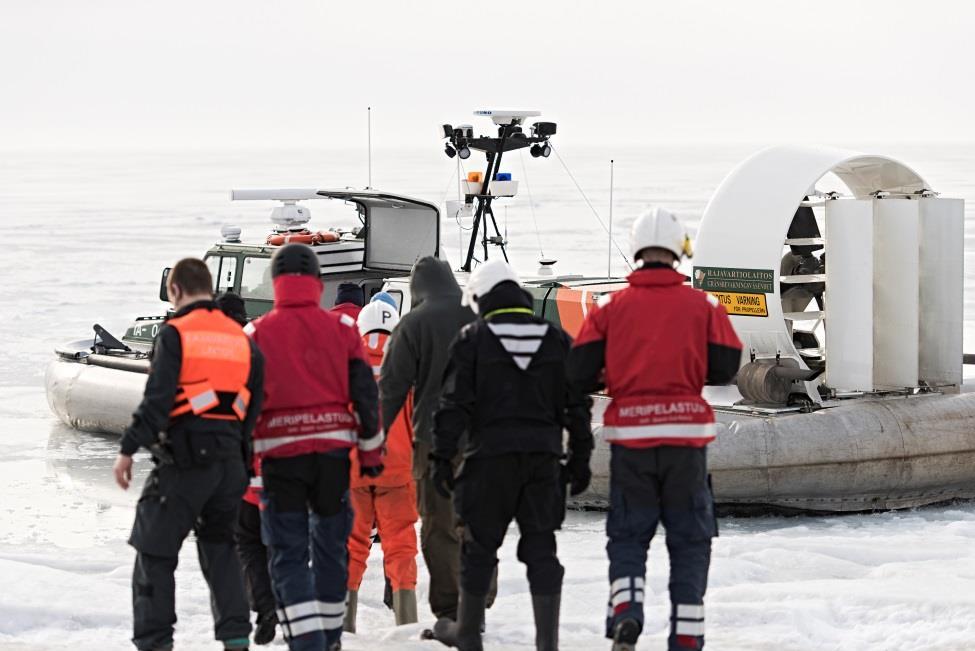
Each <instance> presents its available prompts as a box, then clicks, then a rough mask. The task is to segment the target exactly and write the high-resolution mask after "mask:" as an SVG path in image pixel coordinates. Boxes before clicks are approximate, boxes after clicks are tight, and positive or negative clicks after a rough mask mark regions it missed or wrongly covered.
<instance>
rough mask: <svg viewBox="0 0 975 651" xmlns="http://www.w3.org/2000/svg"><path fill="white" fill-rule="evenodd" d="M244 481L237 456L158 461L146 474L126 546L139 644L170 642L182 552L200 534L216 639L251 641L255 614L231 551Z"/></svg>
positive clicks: (154, 645) (199, 546) (143, 646)
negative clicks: (131, 556) (202, 461)
mask: <svg viewBox="0 0 975 651" xmlns="http://www.w3.org/2000/svg"><path fill="white" fill-rule="evenodd" d="M246 486H247V472H246V471H245V469H244V462H243V460H242V459H240V458H233V459H223V460H216V461H214V462H213V463H210V464H208V465H205V466H196V467H192V468H179V467H177V466H175V465H172V464H167V465H160V466H157V467H156V468H155V469H154V470H153V471H152V472H151V473H150V474H149V477H148V478H147V479H146V484H145V487H144V488H143V490H142V496H141V497H140V498H139V504H138V506H137V507H136V515H135V524H134V525H133V527H132V535H131V536H130V537H129V544H130V545H132V546H133V547H135V549H136V551H137V552H138V553H137V554H136V558H135V568H134V570H133V573H132V609H133V629H134V633H133V637H132V641H133V642H134V643H135V645H136V647H138V648H139V649H154V648H157V647H165V646H167V645H170V644H172V641H173V626H174V624H175V623H176V607H175V599H176V596H175V589H176V585H175V580H174V573H175V571H176V565H177V563H178V557H179V550H180V547H182V545H183V541H184V540H185V539H186V536H188V535H189V533H190V531H195V532H196V546H197V552H198V554H199V558H200V569H201V570H202V571H203V576H204V578H205V579H206V582H207V585H208V586H209V588H210V597H211V598H210V605H211V609H212V611H213V622H214V633H215V637H216V639H218V640H222V641H228V640H239V639H246V638H247V636H248V635H249V634H250V631H251V625H250V617H249V613H248V611H247V601H246V599H245V598H244V582H243V579H242V578H241V572H240V564H239V562H238V560H237V553H236V551H235V549H234V538H233V533H234V523H235V522H236V520H237V510H238V508H239V506H240V503H241V498H242V497H243V494H244V489H245V488H246Z"/></svg>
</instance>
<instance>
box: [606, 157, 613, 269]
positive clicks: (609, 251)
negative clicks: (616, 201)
mask: <svg viewBox="0 0 975 651" xmlns="http://www.w3.org/2000/svg"><path fill="white" fill-rule="evenodd" d="M613 164H614V163H613V159H612V158H610V159H609V228H608V229H607V231H608V232H609V242H608V243H607V245H606V278H612V277H613Z"/></svg>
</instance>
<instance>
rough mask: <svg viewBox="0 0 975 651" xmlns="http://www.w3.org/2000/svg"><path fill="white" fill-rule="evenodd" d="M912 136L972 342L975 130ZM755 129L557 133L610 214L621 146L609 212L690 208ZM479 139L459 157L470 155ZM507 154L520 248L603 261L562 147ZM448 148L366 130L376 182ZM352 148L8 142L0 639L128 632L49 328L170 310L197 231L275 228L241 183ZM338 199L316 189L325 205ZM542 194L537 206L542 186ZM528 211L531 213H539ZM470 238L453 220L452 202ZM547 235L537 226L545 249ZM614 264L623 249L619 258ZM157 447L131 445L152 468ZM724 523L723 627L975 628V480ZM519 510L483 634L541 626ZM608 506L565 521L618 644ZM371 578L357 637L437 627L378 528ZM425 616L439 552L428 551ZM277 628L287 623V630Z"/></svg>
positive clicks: (569, 613)
mask: <svg viewBox="0 0 975 651" xmlns="http://www.w3.org/2000/svg"><path fill="white" fill-rule="evenodd" d="M861 149H864V150H871V151H873V152H876V153H883V154H888V155H892V156H895V157H898V158H900V159H902V160H904V161H905V162H907V163H909V164H910V165H912V166H913V167H914V168H915V169H917V170H918V171H919V172H920V173H921V174H922V175H923V176H924V177H925V178H926V179H927V180H928V181H929V183H930V184H931V185H932V186H933V187H934V188H935V189H936V190H939V191H941V192H942V193H943V194H944V195H946V196H958V197H963V198H966V199H968V200H969V206H968V210H967V213H966V217H967V219H966V252H967V263H968V264H967V268H968V269H969V272H968V274H967V276H966V331H965V332H966V350H967V351H971V352H975V274H973V270H975V266H973V264H972V262H973V260H972V256H973V255H975V148H973V147H971V146H961V145H957V146H954V145H953V146H946V145H931V146H923V145H910V146H897V145H894V146H884V147H862V148H861ZM754 150H755V147H750V146H721V147H706V146H695V147H643V148H631V149H625V148H624V149H617V150H614V151H608V150H606V151H603V150H598V149H584V148H583V149H572V148H569V147H566V148H565V149H561V148H560V149H559V154H560V155H561V156H562V158H563V159H564V160H565V162H566V163H567V164H568V166H569V168H570V169H571V170H572V172H573V174H574V176H575V178H576V180H577V181H578V183H579V185H580V186H582V188H583V189H584V190H585V193H586V195H587V196H588V198H589V200H590V201H591V202H592V204H593V205H594V206H595V208H596V210H597V211H598V212H599V213H600V216H601V218H602V219H603V220H605V219H606V218H607V208H608V199H609V196H608V190H609V159H610V158H614V159H615V160H616V167H615V180H616V183H615V214H614V216H615V222H616V223H615V225H614V232H615V233H616V235H617V238H618V239H619V240H620V243H621V244H624V243H625V232H626V227H627V226H628V224H629V222H630V221H631V220H632V219H633V217H634V216H635V215H636V214H637V212H638V211H639V210H640V208H641V207H642V206H643V205H645V204H647V203H649V202H659V203H662V204H665V205H668V206H670V207H672V208H674V209H675V210H676V211H678V212H679V213H680V214H681V216H682V217H684V218H685V219H686V220H687V221H688V222H689V223H690V224H691V225H692V227H693V226H695V225H696V223H697V222H698V220H699V219H700V216H701V213H702V212H703V210H704V206H705V205H706V203H707V200H708V198H709V197H710V195H711V193H712V192H713V191H714V189H715V187H716V186H717V184H718V183H719V182H720V180H721V179H722V177H723V176H724V175H725V174H726V173H727V172H728V171H729V170H730V169H731V168H732V166H733V165H734V164H736V163H737V162H738V161H739V160H741V159H742V158H743V157H745V156H747V155H748V154H750V153H751V152H752V151H754ZM473 161H474V159H473V158H472V159H471V160H470V161H467V163H468V165H467V169H466V170H465V171H468V170H474V169H477V168H476V167H474V166H473V165H471V164H470V163H472V162H473ZM502 171H511V172H512V173H513V174H514V176H515V178H519V179H521V180H522V181H523V182H524V181H525V179H526V177H527V179H528V181H530V186H531V201H529V199H528V193H527V192H526V190H525V188H523V189H522V196H521V197H520V198H519V199H518V200H516V201H513V202H511V203H510V204H509V207H508V208H507V209H505V208H501V207H499V209H498V210H497V216H498V219H499V221H500V222H501V225H502V228H505V226H506V227H507V231H508V235H509V238H510V239H511V240H512V241H513V246H512V247H511V253H512V257H513V259H514V260H515V261H516V263H517V264H518V266H520V267H521V268H522V269H524V270H526V271H532V270H534V268H535V266H536V261H537V259H538V257H539V256H540V255H541V254H542V253H544V254H545V255H546V256H548V257H555V258H558V259H559V261H560V262H559V269H560V271H561V272H563V273H567V272H570V271H584V272H589V273H603V272H605V269H606V264H607V263H606V250H607V239H606V236H605V232H604V231H603V230H602V228H601V226H600V225H599V223H598V222H597V221H596V218H595V217H594V216H593V214H592V212H591V211H590V209H589V207H587V205H586V202H585V201H584V200H583V199H582V198H581V197H580V195H579V193H578V191H577V190H576V188H575V185H574V182H573V181H572V180H571V179H570V178H569V177H568V176H567V175H566V173H565V171H564V170H563V169H562V167H561V165H560V163H559V161H558V159H557V158H556V157H555V156H553V157H552V158H550V159H538V160H535V159H531V158H529V157H525V160H524V167H523V166H522V161H520V160H519V159H518V157H511V159H510V161H509V163H508V164H506V165H505V166H504V168H503V170H502ZM454 172H455V163H454V162H451V161H449V160H447V159H446V158H444V157H443V156H442V154H441V153H440V151H439V150H437V149H436V148H432V149H429V150H427V151H422V152H415V151H413V152H411V151H377V152H375V153H374V165H373V186H375V187H377V188H381V189H385V190H389V191H394V192H400V193H403V194H408V195H413V196H417V197H421V198H426V199H428V200H432V201H436V202H441V201H443V200H444V199H445V198H452V197H453V196H454V194H455V192H456V191H455V190H454V188H456V182H455V180H454V176H453V175H454ZM366 173H367V171H366V162H365V156H364V155H363V153H362V152H359V151H325V150H307V151H244V150H239V151H222V152H212V151H169V152H122V151H115V152H77V151H63V152H59V151H44V152H4V153H2V154H0V237H2V241H3V242H4V246H3V251H2V253H0V340H2V341H3V342H4V344H5V345H6V347H7V350H8V356H7V358H6V359H5V361H4V364H3V365H2V366H0V649H12V650H20V651H27V650H34V649H60V648H71V649H92V650H94V649H99V650H111V649H126V648H131V645H130V643H129V642H128V638H129V637H130V619H131V615H130V601H129V600H130V594H129V577H130V573H131V564H132V560H133V552H132V550H131V549H130V548H129V547H128V546H127V545H126V544H125V539H126V537H127V535H128V531H129V527H130V526H131V522H132V517H133V507H134V503H135V499H136V495H137V489H136V490H130V492H128V493H126V492H123V491H121V490H120V489H118V488H117V487H115V485H114V484H113V482H112V480H111V476H110V474H111V473H110V469H111V464H112V461H113V459H114V455H115V451H116V442H115V439H114V438H113V437H107V436H97V435H91V434H82V433H78V432H74V431H72V430H70V429H68V428H66V427H64V426H62V425H61V424H60V423H59V422H57V420H56V419H55V418H54V417H53V416H52V415H51V413H50V412H49V410H48V407H47V404H46V400H45V397H44V389H43V369H44V366H45V365H46V364H47V362H48V361H49V360H50V358H51V349H52V348H53V347H54V345H56V344H57V343H59V342H61V341H65V340H69V339H77V338H80V337H83V336H86V335H87V334H88V333H90V332H91V330H90V328H91V324H92V323H96V322H97V323H101V324H102V325H104V326H106V327H108V328H109V329H110V330H116V331H121V330H122V329H123V328H124V327H125V325H126V324H127V322H128V321H129V320H130V319H131V318H132V317H134V316H135V315H138V314H153V313H159V312H160V307H161V306H160V303H159V302H158V300H157V299H156V298H155V296H156V293H157V289H158V280H159V273H160V270H161V269H162V268H163V267H165V266H168V265H170V264H171V263H172V262H173V261H175V260H176V259H178V258H179V257H182V256H184V255H188V254H197V255H198V254H202V253H203V252H204V251H205V249H206V247H207V246H208V245H209V244H210V243H211V242H213V241H214V240H215V239H216V237H217V235H218V232H219V228H220V226H221V224H224V223H235V224H238V225H240V226H242V227H243V229H244V235H245V238H246V237H248V236H250V237H251V238H260V237H263V235H264V233H265V231H266V226H267V224H268V222H267V219H268V214H269V206H267V205H265V204H263V203H255V202H248V203H231V202H229V200H228V198H229V196H228V190H229V189H231V188H256V187H345V186H357V187H361V186H363V185H365V183H366ZM323 204H325V205H323ZM530 204H532V205H533V206H534V220H533V217H532V211H531V205H530ZM311 208H312V212H313V224H315V225H317V226H318V227H326V226H329V225H331V224H348V223H350V222H349V220H348V217H347V214H346V212H345V209H344V207H343V206H341V205H328V204H326V202H317V203H315V204H313V205H312V206H311ZM536 221H537V224H538V229H537V230H536V228H535V226H534V222H536ZM442 233H443V242H444V245H445V249H446V250H447V253H448V255H451V256H454V259H456V257H455V251H456V244H457V241H458V228H457V225H456V224H455V223H453V222H452V221H449V220H448V221H445V222H444V224H443V231H442ZM540 249H542V250H540ZM612 265H613V272H614V273H620V272H622V271H623V263H622V260H621V259H620V258H619V257H618V256H616V257H614V259H613V261H612ZM148 465H149V463H148V461H147V460H146V459H145V458H141V459H140V460H139V461H138V462H137V470H138V473H139V477H138V478H137V484H138V483H141V477H142V476H143V475H144V474H145V473H146V472H147V471H148ZM720 527H721V535H720V537H719V538H718V539H716V540H715V544H714V561H713V564H712V572H711V580H710V587H709V591H708V596H707V599H706V604H707V618H708V619H707V622H708V648H711V649H719V650H721V649H729V650H730V649H734V650H750V649H769V650H772V649H775V650H777V651H780V650H799V649H803V650H812V649H817V650H818V649H843V650H847V649H890V650H895V649H904V650H907V649H911V650H917V649H927V650H934V649H946V650H947V649H951V650H956V649H973V648H975V504H972V503H958V504H951V505H945V506H938V507H931V508H924V509H917V510H912V511H905V512H896V513H880V514H872V515H855V516H842V517H790V518H783V517H763V518H749V519H735V518H725V519H722V521H721V523H720ZM516 534H517V531H516V529H512V531H511V535H509V538H508V541H507V543H506V544H505V547H504V548H503V550H502V558H501V569H500V573H501V575H500V576H501V581H500V584H501V587H500V594H499V598H498V601H497V603H496V605H495V606H494V608H493V609H491V610H490V611H489V613H488V616H487V625H488V633H487V636H486V638H485V646H486V648H489V649H504V650H515V649H531V648H533V644H532V640H533V629H532V619H531V607H530V600H529V595H528V586H527V582H526V581H525V578H524V572H523V568H522V566H521V565H520V564H519V563H518V562H517V560H516V559H515V548H514V542H515V540H516ZM604 543H605V540H604V534H603V516H602V515H600V514H598V513H570V515H569V517H568V519H567V522H566V525H565V527H564V529H563V531H562V532H561V534H560V536H559V544H560V554H561V557H562V560H563V563H564V565H565V566H566V577H565V592H564V597H563V609H562V629H561V631H562V645H561V646H562V648H563V649H579V650H582V649H599V648H606V646H607V643H606V642H605V640H603V639H602V627H603V620H602V618H603V613H604V611H605V605H604V604H605V599H606V592H607V586H606V559H605V552H604ZM373 553H374V558H375V561H374V562H373V563H372V564H371V565H370V569H369V571H368V573H367V575H366V580H365V584H364V586H363V588H362V591H361V595H360V605H359V630H360V633H359V634H358V635H347V636H345V641H344V645H345V648H347V649H349V650H350V651H357V650H365V649H374V648H377V647H379V646H382V647H384V648H390V649H406V650H409V649H417V650H419V649H435V648H440V647H439V645H436V643H431V642H419V641H418V640H417V635H418V632H419V630H420V628H421V625H416V626H409V627H401V628H395V627H393V626H392V616H391V614H390V613H389V612H388V611H386V610H385V609H384V608H383V606H382V603H381V599H382V573H381V567H380V551H379V550H378V549H376V550H375V551H374V552H373ZM420 565H421V572H420V585H419V592H420V594H419V598H420V602H421V609H420V619H421V622H425V623H429V622H430V621H431V618H430V613H429V611H428V610H427V609H426V604H425V602H426V583H427V582H426V575H425V572H424V570H423V569H422V559H421V564H420ZM667 571H668V566H667V558H666V553H665V551H664V547H663V545H662V544H657V543H655V544H654V546H653V548H652V550H651V556H650V564H649V584H650V587H651V591H650V593H649V594H648V602H647V607H648V624H647V628H646V631H645V636H644V637H643V638H642V640H643V641H642V643H641V644H640V648H641V649H653V648H657V649H661V648H665V646H666V644H665V638H666V633H667V622H666V615H667V612H668V608H667V605H666V604H667V594H666V585H667V578H666V577H667ZM177 584H178V597H177V602H178V603H177V607H178V611H179V616H180V619H179V623H178V631H177V635H176V644H177V648H179V649H215V648H218V645H217V644H216V643H215V642H213V641H212V624H211V620H210V614H209V603H208V596H207V591H206V587H205V585H204V583H203V581H202V578H201V575H200V573H199V566H198V562H197V559H196V554H195V549H194V546H193V545H192V544H188V545H186V546H185V547H184V550H183V554H182V556H181V563H180V567H179V571H178V575H177ZM281 644H282V643H281V642H280V641H278V642H277V643H276V646H275V647H272V648H284V647H283V646H281Z"/></svg>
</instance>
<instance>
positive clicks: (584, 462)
mask: <svg viewBox="0 0 975 651" xmlns="http://www.w3.org/2000/svg"><path fill="white" fill-rule="evenodd" d="M564 477H565V482H566V483H567V484H568V485H569V495H571V496H573V497H575V496H576V495H579V494H581V493H583V492H584V491H585V490H586V489H587V488H589V482H590V481H591V480H592V470H590V469H589V455H588V454H570V455H569V460H568V461H566V462H565V475H564Z"/></svg>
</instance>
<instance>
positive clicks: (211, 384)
mask: <svg viewBox="0 0 975 651" xmlns="http://www.w3.org/2000/svg"><path fill="white" fill-rule="evenodd" d="M167 323H168V324H169V325H170V326H172V327H174V328H176V332H178V333H179V339H180V343H181V345H182V349H183V361H182V365H181V366H180V370H179V387H178V389H177V391H176V402H175V403H174V404H173V410H172V411H171V412H170V413H169V417H170V419H173V418H176V417H178V416H183V415H185V414H194V415H196V416H198V417H200V418H209V419H214V420H244V418H245V417H246V416H247V405H248V404H250V397H251V395H250V391H248V390H247V378H248V377H249V376H250V371H251V349H250V342H249V341H248V339H247V335H245V334H244V332H243V330H242V329H241V327H240V325H238V324H237V322H235V321H234V320H232V319H230V318H229V317H227V316H226V315H224V313H223V312H221V311H220V310H217V309H208V308H201V309H196V310H193V311H192V312H190V313H189V314H186V315H183V316H181V317H176V318H175V319H170V320H169V321H167Z"/></svg>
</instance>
